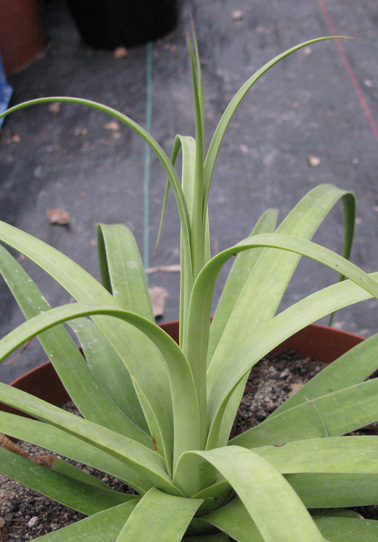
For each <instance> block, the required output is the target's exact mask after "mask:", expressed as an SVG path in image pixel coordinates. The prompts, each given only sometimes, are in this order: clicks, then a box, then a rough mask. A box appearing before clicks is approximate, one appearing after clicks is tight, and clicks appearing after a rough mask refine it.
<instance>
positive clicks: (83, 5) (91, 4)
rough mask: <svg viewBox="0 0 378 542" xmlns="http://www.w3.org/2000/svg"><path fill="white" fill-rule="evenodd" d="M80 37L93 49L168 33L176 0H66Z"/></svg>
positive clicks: (135, 42)
mask: <svg viewBox="0 0 378 542" xmlns="http://www.w3.org/2000/svg"><path fill="white" fill-rule="evenodd" d="M67 4H68V7H69V9H70V11H71V14H72V16H73V18H74V21H75V23H76V25H77V28H78V30H79V32H80V34H81V37H82V38H83V40H84V41H85V43H87V45H89V46H90V47H93V48H94V49H115V48H116V47H118V46H124V47H132V46H134V45H142V44H143V43H147V42H148V41H152V40H156V39H158V38H161V37H163V36H164V35H165V34H167V33H168V32H171V31H172V30H173V29H174V27H175V26H176V23H177V20H178V0H67Z"/></svg>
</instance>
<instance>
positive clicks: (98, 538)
mask: <svg viewBox="0 0 378 542" xmlns="http://www.w3.org/2000/svg"><path fill="white" fill-rule="evenodd" d="M136 503H137V501H132V502H127V503H124V504H120V505H119V506H114V507H113V508H108V509H107V510H104V511H103V512H98V513H97V514H94V515H93V516H90V517H89V518H85V519H82V520H81V521H78V522H77V523H73V524H72V525H69V526H68V527H64V528H63V529H59V531H54V532H52V533H49V534H46V535H44V536H40V537H38V538H35V539H34V542H79V541H80V542H115V541H116V540H117V536H118V535H119V533H120V531H121V529H122V527H123V525H124V524H125V522H126V521H127V519H128V517H129V516H130V514H131V513H132V511H133V510H134V508H135V506H136Z"/></svg>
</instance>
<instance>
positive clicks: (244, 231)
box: [0, 0, 378, 382]
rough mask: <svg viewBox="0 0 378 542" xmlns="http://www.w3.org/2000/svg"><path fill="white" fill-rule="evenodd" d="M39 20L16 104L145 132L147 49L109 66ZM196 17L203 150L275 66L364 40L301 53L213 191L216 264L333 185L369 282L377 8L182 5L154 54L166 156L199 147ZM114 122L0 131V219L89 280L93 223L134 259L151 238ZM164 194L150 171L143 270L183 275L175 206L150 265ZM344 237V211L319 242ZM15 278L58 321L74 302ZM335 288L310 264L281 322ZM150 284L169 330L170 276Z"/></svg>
mask: <svg viewBox="0 0 378 542" xmlns="http://www.w3.org/2000/svg"><path fill="white" fill-rule="evenodd" d="M45 10H46V21H47V24H48V27H49V33H50V38H51V45H50V49H49V51H48V53H47V54H46V56H45V57H44V58H43V59H41V60H39V61H37V62H36V63H34V64H33V65H32V66H30V67H29V68H28V69H26V70H24V71H23V72H21V73H19V74H17V75H14V76H12V77H11V78H10V82H11V84H12V85H13V87H14V95H13V99H12V104H16V103H18V102H21V101H24V100H27V99H31V98H36V97H40V96H51V95H64V96H65V95H73V96H80V97H85V98H88V99H92V100H96V101H101V102H103V103H105V104H107V105H110V106H112V107H116V108H119V109H120V110H121V111H123V112H124V113H126V114H128V115H129V116H131V117H132V118H133V119H134V120H136V121H137V122H139V123H141V124H144V123H145V120H146V58H147V55H146V47H138V48H135V49H130V50H129V51H128V55H127V57H125V58H122V59H116V58H115V57H114V55H113V53H112V52H104V51H92V50H90V49H89V48H87V47H86V46H85V45H83V44H82V42H81V40H80V37H79V35H78V33H77V31H76V29H75V27H74V26H73V23H72V21H71V19H70V16H69V14H68V13H67V11H66V9H65V5H64V3H63V2H61V1H60V0H50V1H49V2H47V3H46V5H45ZM235 12H239V13H235ZM190 15H192V16H193V18H194V21H195V25H196V29H197V34H198V40H199V48H200V53H201V56H202V65H203V77H204V85H205V93H206V94H205V101H206V122H207V128H206V133H207V136H208V139H209V138H210V136H211V133H212V131H213V130H214V128H215V126H216V124H217V122H218V120H219V118H220V115H221V113H222V112H223V110H224V108H225V106H226V104H227V103H228V101H229V99H230V98H231V97H232V96H233V94H234V93H235V92H236V91H237V90H238V88H239V87H240V86H241V84H242V83H243V82H244V81H245V80H246V79H247V78H248V77H249V76H250V75H251V74H252V73H253V72H254V71H255V70H256V69H258V68H259V67H260V66H262V65H263V64H264V63H265V62H267V61H268V60H269V59H271V58H272V57H274V56H275V55H277V54H278V53H280V52H282V51H283V50H285V49H287V48H289V47H291V46H293V45H295V44H296V43H298V42H301V41H305V40H307V39H311V38H313V37H318V36H321V35H329V34H330V33H332V31H333V30H335V31H336V32H337V33H339V34H343V35H350V36H356V37H358V38H359V39H358V40H343V41H342V42H341V43H340V44H339V45H338V44H337V43H335V42H334V41H329V42H323V43H320V44H316V45H313V46H311V48H308V49H306V50H301V51H299V52H297V53H295V54H294V55H292V56H291V57H290V58H288V59H286V60H284V61H283V62H282V63H281V64H279V65H277V66H275V67H274V68H273V69H272V70H271V71H270V72H269V73H268V74H267V75H266V76H265V77H264V78H263V79H262V80H260V81H259V82H258V83H257V84H256V86H255V87H254V89H253V90H252V92H251V93H250V94H249V95H248V96H247V97H246V99H245V100H244V102H243V104H242V106H241V107H240V110H239V111H238V113H237V115H236V116H235V118H234V120H233V122H232V124H231V125H230V127H229V130H228V133H227V135H226V137H225V140H224V142H223V146H222V149H221V153H220V156H219V160H218V164H217V167H216V171H215V175H214V181H213V186H212V192H211V203H210V213H211V231H212V251H213V253H214V252H216V251H219V250H221V249H223V248H226V247H228V246H230V245H231V244H232V243H235V242H237V241H238V240H240V239H242V238H244V237H246V236H247V235H248V233H249V231H250V230H251V228H252V226H253V224H254V222H255V221H256V219H257V217H258V216H259V215H260V214H261V213H262V212H263V211H264V210H265V209H266V208H267V207H276V208H278V209H280V212H281V213H280V217H281V218H282V217H283V216H284V215H285V214H286V213H287V212H288V211H289V210H290V209H291V208H292V207H293V205H294V204H295V203H296V202H297V201H298V200H299V199H300V198H301V197H302V196H303V195H304V194H305V193H306V192H307V191H308V190H309V189H311V188H312V187H314V186H316V185H317V184H320V183H334V184H336V185H337V186H339V187H341V188H345V189H350V190H353V191H354V192H355V194H356V196H357V201H358V219H357V227H356V238H355V245H354V250H353V258H352V259H353V261H354V262H356V263H357V264H358V265H360V266H361V267H362V268H363V269H364V270H366V271H368V272H372V271H377V270H378V253H377V248H376V240H377V225H378V185H377V171H378V153H377V150H378V132H377V128H376V126H377V124H378V107H377V103H378V63H377V59H378V8H377V4H376V0H364V1H363V2H361V1H360V2H356V1H355V0H333V1H332V2H331V1H330V0H284V1H282V0H270V1H269V2H267V1H266V0H238V1H235V0H208V1H206V2H204V1H201V0H182V2H181V20H180V24H179V26H178V28H177V30H176V31H175V33H174V34H173V35H171V36H169V37H167V38H166V39H164V40H162V41H160V42H159V43H155V44H154V45H153V56H152V58H153V62H152V69H153V78H152V85H153V94H152V133H153V135H154V137H155V138H156V139H157V140H158V142H159V143H160V144H161V145H162V146H163V148H164V149H165V150H166V151H167V152H168V153H169V152H170V148H171V145H172V142H173V139H174V136H175V134H176V133H181V134H193V125H194V123H193V114H192V97H191V90H190V70H189V63H188V54H187V48H186V43H185V39H186V33H187V32H189V31H190ZM236 15H237V16H236ZM109 121H110V119H108V118H107V117H105V116H104V115H103V114H101V113H99V112H96V111H94V110H89V109H84V108H80V107H78V106H70V105H62V106H61V107H60V108H59V109H54V108H49V107H48V106H47V105H43V106H38V107H35V108H29V109H27V110H25V111H24V112H20V113H17V114H14V115H13V116H11V117H9V118H8V119H7V120H6V122H5V123H4V126H3V130H2V132H1V135H0V158H1V164H2V165H1V177H0V206H1V219H2V220H5V221H7V222H9V223H11V224H13V225H16V226H17V227H19V228H22V229H25V230H26V231H28V232H29V233H31V234H33V235H36V236H38V237H40V238H41V239H43V240H44V241H46V242H48V243H50V244H52V245H53V246H54V247H56V248H58V249H59V250H62V251H63V252H65V253H66V254H68V255H69V256H71V257H72V258H73V259H74V260H76V261H77V262H78V263H79V264H80V265H82V266H84V267H85V268H86V269H87V270H89V271H90V272H91V273H93V274H94V275H95V276H96V277H98V276H99V272H98V267H97V259H96V247H95V225H96V223H98V222H105V223H116V222H125V223H126V224H128V225H129V227H131V229H132V230H133V232H134V234H135V236H136V238H137V240H138V243H139V245H140V247H141V249H142V250H143V239H145V238H146V231H144V229H145V228H146V225H145V223H144V217H143V178H144V165H145V164H144V162H145V147H144V144H143V142H142V141H141V140H140V139H139V138H138V137H137V136H136V135H135V134H134V133H133V132H131V131H130V130H128V129H127V128H125V127H121V128H120V129H119V130H118V129H117V130H112V129H109V125H108V123H109ZM113 128H114V126H113ZM311 156H313V157H316V158H318V160H317V162H318V165H312V166H311V165H309V157H311ZM164 184H165V175H164V171H163V169H162V167H161V166H160V164H159V162H158V160H157V159H156V158H154V157H152V159H151V169H150V186H149V190H150V193H149V226H148V233H149V258H148V260H149V261H148V262H146V265H150V266H159V265H170V264H177V263H178V259H179V244H178V236H177V226H178V218H177V212H176V211H175V208H174V202H173V200H171V201H170V202H169V205H168V213H167V217H166V222H165V227H164V230H163V236H162V241H161V244H160V247H159V250H158V252H157V254H156V255H155V256H154V257H153V256H152V252H153V247H154V243H155V238H156V229H157V225H158V222H159V217H160V209H161V203H162V198H163V194H164ZM47 208H61V209H64V210H66V211H68V212H69V213H70V215H71V224H70V226H69V227H59V226H53V225H51V224H50V223H49V222H48V220H47V218H46V209H47ZM342 231H343V227H342V210H341V205H340V206H339V207H338V208H337V209H336V210H335V211H334V212H332V213H331V214H330V216H329V219H328V220H327V222H326V224H325V225H324V226H323V227H322V228H321V229H320V231H319V233H318V234H317V235H316V237H315V240H316V241H317V242H320V243H324V244H326V246H328V247H329V248H332V249H334V250H338V251H340V249H341V245H342ZM22 264H23V265H24V266H25V268H26V269H27V270H28V271H30V272H31V273H32V276H33V277H35V279H36V280H37V281H38V284H39V286H40V287H41V289H42V290H43V291H44V293H45V295H46V297H47V299H48V300H49V301H50V303H51V304H52V305H54V306H55V305H59V304H62V303H64V302H67V301H69V300H70V298H69V296H68V295H67V294H66V293H65V292H64V291H63V290H61V289H60V288H59V287H57V286H56V285H55V284H54V283H53V282H52V281H51V280H50V279H48V278H47V277H46V276H45V275H44V274H43V272H41V271H39V270H38V269H34V268H32V266H31V265H29V264H28V262H26V261H23V262H22ZM222 278H223V279H224V276H223V277H222ZM335 278H336V277H335V274H334V273H333V272H331V271H329V270H328V269H326V268H323V267H321V266H319V265H316V264H314V263H310V262H303V263H302V264H301V265H300V266H299V269H298V271H297V272H296V274H295V276H294V280H293V283H292V284H291V285H290V287H289V290H288V294H287V296H286V297H285V299H284V301H283V307H284V306H287V305H288V304H290V303H292V302H293V301H296V300H297V299H300V298H301V297H303V296H304V295H305V294H307V293H309V292H311V291H314V290H316V289H318V288H321V287H323V286H325V285H327V284H330V283H332V282H334V280H335ZM149 280H150V284H151V286H154V285H159V286H162V287H164V288H166V289H167V290H168V292H169V297H168V299H167V304H166V310H165V314H164V320H172V319H175V318H177V316H178V284H179V277H178V274H174V273H157V274H153V275H150V277H149ZM220 286H221V285H220V284H219V285H218V287H217V295H219V291H220ZM0 288H1V290H0V300H1V306H2V310H1V314H0V317H1V322H0V327H1V334H2V335H3V334H5V333H6V332H8V331H10V330H11V329H12V328H13V327H14V326H15V325H16V324H17V323H18V322H21V321H22V318H21V316H20V313H19V311H18V309H17V307H15V306H14V304H13V303H12V302H11V296H10V294H8V292H7V290H6V288H5V286H4V285H3V284H1V286H0ZM377 315H378V311H377V304H376V303H373V302H365V303H363V304H360V305H358V306H355V307H352V308H350V309H348V310H345V311H341V312H340V313H338V314H337V316H336V319H335V325H336V326H337V327H340V328H343V329H346V330H348V331H352V332H356V333H361V334H363V335H367V336H369V335H371V334H373V333H375V332H376V331H377V323H378V318H377ZM34 343H35V344H34ZM44 359H45V356H44V355H43V354H41V353H40V352H39V350H38V347H37V343H36V341H33V342H32V344H31V345H30V346H29V347H28V348H27V349H26V350H25V351H24V352H23V353H22V355H20V356H19V357H18V358H17V359H16V360H14V361H12V362H11V363H8V364H7V365H4V366H3V367H2V368H1V369H0V380H3V381H6V382H7V381H10V380H11V379H13V378H14V377H15V376H17V375H19V374H20V373H22V372H24V371H25V370H26V369H29V368H31V367H33V366H35V365H37V364H38V363H40V362H41V361H44Z"/></svg>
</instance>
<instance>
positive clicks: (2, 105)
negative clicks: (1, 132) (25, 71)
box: [0, 56, 13, 128]
mask: <svg viewBox="0 0 378 542" xmlns="http://www.w3.org/2000/svg"><path fill="white" fill-rule="evenodd" d="M12 92H13V88H12V87H11V86H10V85H9V84H8V81H7V80H6V78H5V73H4V69H3V63H2V61H1V56H0V113H3V112H4V111H5V110H6V109H7V107H8V104H9V100H10V99H11V96H12ZM3 121H4V119H0V128H1V125H2V124H3Z"/></svg>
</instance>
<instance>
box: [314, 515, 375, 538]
mask: <svg viewBox="0 0 378 542" xmlns="http://www.w3.org/2000/svg"><path fill="white" fill-rule="evenodd" d="M314 519H315V523H316V524H317V526H318V527H319V529H320V531H321V533H322V534H323V535H324V536H325V537H326V539H327V540H329V542H356V541H357V540H358V542H376V541H377V540H378V521H374V520H371V519H366V520H364V519H356V518H331V517H328V518H327V517H324V518H319V517H316V518H314Z"/></svg>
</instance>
